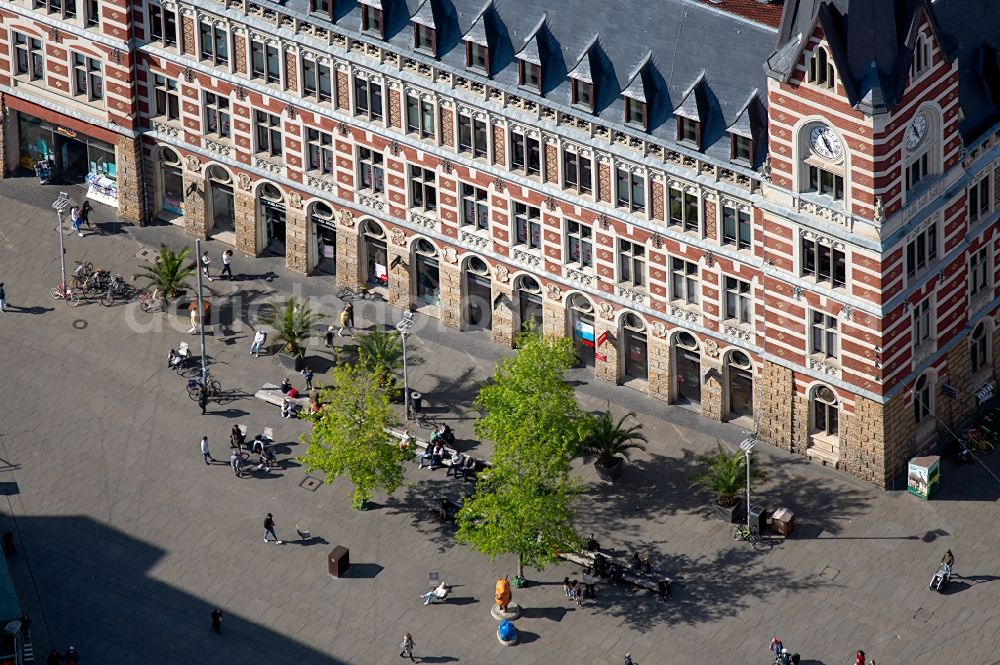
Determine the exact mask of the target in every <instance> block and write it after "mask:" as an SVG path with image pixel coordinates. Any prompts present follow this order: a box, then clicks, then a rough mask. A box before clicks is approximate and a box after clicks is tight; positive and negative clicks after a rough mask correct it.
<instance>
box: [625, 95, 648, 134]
mask: <svg viewBox="0 0 1000 665" xmlns="http://www.w3.org/2000/svg"><path fill="white" fill-rule="evenodd" d="M625 124H627V125H635V126H637V127H642V128H643V129H646V127H647V125H646V104H645V102H640V101H639V100H637V99H632V98H631V97H626V98H625Z"/></svg>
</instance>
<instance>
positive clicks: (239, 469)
mask: <svg viewBox="0 0 1000 665" xmlns="http://www.w3.org/2000/svg"><path fill="white" fill-rule="evenodd" d="M229 466H230V467H232V469H233V473H234V474H235V475H236V477H237V478H242V477H243V458H242V457H240V451H239V450H234V451H233V454H232V455H230V456H229Z"/></svg>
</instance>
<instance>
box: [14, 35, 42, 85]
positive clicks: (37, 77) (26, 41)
mask: <svg viewBox="0 0 1000 665" xmlns="http://www.w3.org/2000/svg"><path fill="white" fill-rule="evenodd" d="M10 41H11V43H12V44H13V45H14V58H13V62H12V63H11V64H12V65H13V66H14V70H13V72H12V73H13V74H14V78H17V79H20V80H23V81H29V82H30V81H42V82H44V81H45V42H44V41H43V40H42V39H40V38H39V37H34V36H32V35H30V34H28V33H24V32H18V31H16V30H11V40H10ZM22 56H23V58H24V67H25V69H26V70H27V71H24V72H22V71H20V69H21V58H22Z"/></svg>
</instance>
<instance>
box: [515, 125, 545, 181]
mask: <svg viewBox="0 0 1000 665" xmlns="http://www.w3.org/2000/svg"><path fill="white" fill-rule="evenodd" d="M533 149H534V150H533ZM542 151H543V148H542V139H541V137H537V136H529V135H528V133H527V132H524V131H518V130H514V129H511V130H510V151H509V152H510V165H509V166H508V168H509V169H510V170H511V171H517V172H518V173H521V174H523V175H525V176H527V177H529V178H541V176H542ZM532 157H534V159H532ZM518 161H520V164H519V163H518Z"/></svg>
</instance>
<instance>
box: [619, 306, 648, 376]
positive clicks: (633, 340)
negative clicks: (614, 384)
mask: <svg viewBox="0 0 1000 665" xmlns="http://www.w3.org/2000/svg"><path fill="white" fill-rule="evenodd" d="M622 356H623V358H622V360H623V361H624V369H623V372H622V373H623V374H624V378H625V383H626V384H627V383H629V382H630V381H640V382H641V381H648V380H649V360H648V355H647V349H646V324H645V323H644V322H643V320H642V319H640V318H639V317H638V315H636V314H633V313H632V312H628V313H627V314H625V316H623V317H622Z"/></svg>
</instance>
